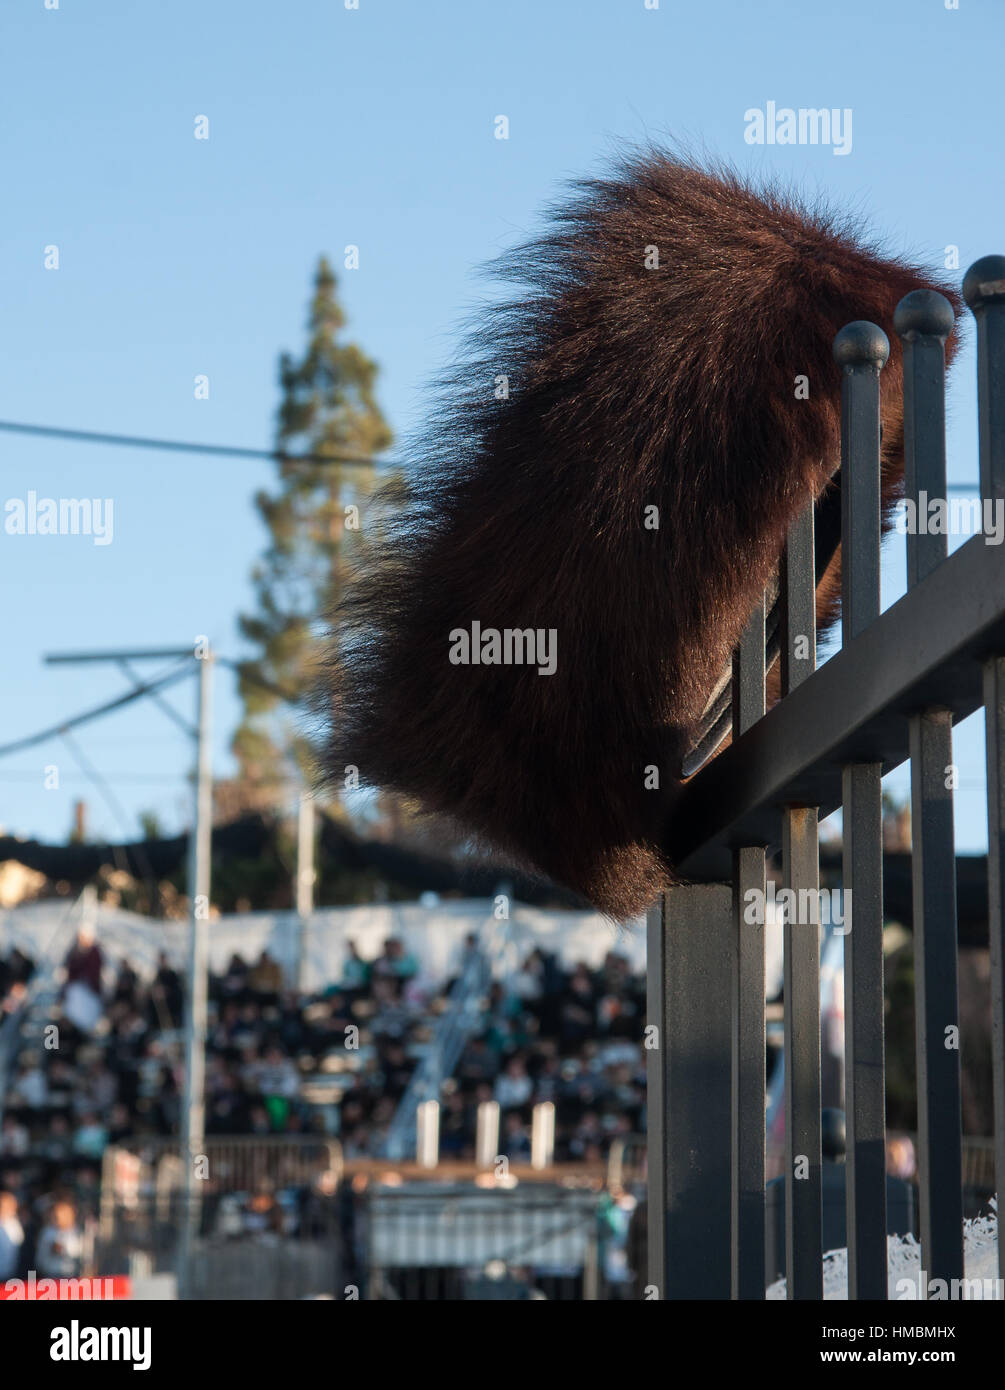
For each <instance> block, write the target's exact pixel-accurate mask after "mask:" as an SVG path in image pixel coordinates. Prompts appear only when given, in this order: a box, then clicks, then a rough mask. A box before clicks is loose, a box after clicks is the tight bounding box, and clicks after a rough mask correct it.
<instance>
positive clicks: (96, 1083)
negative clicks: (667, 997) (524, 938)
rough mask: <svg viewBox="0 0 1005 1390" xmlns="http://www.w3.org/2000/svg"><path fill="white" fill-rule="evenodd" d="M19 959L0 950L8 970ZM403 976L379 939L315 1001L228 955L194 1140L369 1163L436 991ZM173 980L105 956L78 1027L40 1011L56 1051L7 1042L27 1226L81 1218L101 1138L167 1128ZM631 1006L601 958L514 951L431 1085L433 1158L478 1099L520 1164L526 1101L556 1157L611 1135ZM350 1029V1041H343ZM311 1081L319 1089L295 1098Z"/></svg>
mask: <svg viewBox="0 0 1005 1390" xmlns="http://www.w3.org/2000/svg"><path fill="white" fill-rule="evenodd" d="M91 945H94V943H93V941H92V943H91ZM81 950H82V952H83V953H82V954H80V952H81ZM75 951H77V952H78V962H77V964H78V967H79V972H78V974H82V975H86V976H87V978H89V979H90V981H91V984H95V983H96V984H97V987H98V993H97V996H96V997H99V998H100V997H101V989H102V982H101V980H100V977H99V978H98V979H97V980H95V976H94V973H93V969H92V968H91V967H90V966H88V965H86V961H87V960H90V961H92V962H93V960H94V957H93V955H92V954H91V953H90V947H88V946H87V945H86V943H84V944H83V946H81V943H78V947H77V948H75ZM10 961H11V957H10V956H9V955H8V958H7V961H6V963H5V972H6V973H5V975H4V977H3V978H5V979H10V977H11V965H10ZM25 969H26V967H25V966H24V964H23V963H21V962H18V961H16V960H15V962H14V967H13V970H14V973H16V974H18V975H22V974H24V973H25ZM458 973H459V972H458V970H456V969H455V970H454V972H453V975H452V977H451V978H452V979H456V978H457V976H458ZM417 977H418V967H417V962H416V961H415V960H414V958H413V957H411V956H410V955H409V954H408V953H407V952H406V951H405V950H404V948H403V947H402V945H401V943H400V942H398V941H396V940H394V939H392V940H391V941H389V942H388V943H386V944H385V947H384V949H383V951H382V952H381V954H380V956H379V957H378V960H377V961H375V962H374V964H373V968H372V969H371V968H370V965H369V963H368V962H367V961H365V960H363V958H362V956H361V955H360V953H359V951H358V950H353V951H351V952H350V956H349V959H348V961H347V965H346V970H345V972H344V973H343V975H342V976H341V978H340V980H339V982H338V983H335V984H330V985H328V986H326V987H325V988H324V989H322V990H321V991H319V992H318V993H317V994H302V993H299V992H295V991H293V990H290V989H289V988H286V987H284V985H283V982H282V978H281V972H279V970H278V966H277V964H276V962H275V961H274V960H273V959H272V957H271V956H269V954H268V952H263V953H262V954H261V955H260V956H259V958H258V961H257V963H256V965H255V966H254V967H253V968H249V966H248V965H247V963H246V962H245V961H244V960H242V959H241V957H240V956H237V955H235V956H233V957H232V958H231V959H230V961H229V962H228V964H227V967H226V969H225V970H224V972H223V973H222V974H221V975H213V976H212V977H211V980H210V990H209V997H210V1015H209V1021H208V1030H207V1059H206V1127H207V1132H208V1133H210V1134H214V1135H254V1134H258V1135H261V1136H263V1137H264V1136H268V1135H274V1134H310V1133H312V1132H317V1131H318V1130H319V1129H321V1130H324V1131H326V1132H328V1133H333V1134H337V1136H338V1138H339V1140H340V1142H341V1144H342V1146H343V1150H344V1153H345V1155H346V1157H347V1158H352V1157H376V1156H379V1155H380V1154H381V1152H382V1146H383V1143H384V1140H385V1138H386V1135H387V1131H388V1128H389V1126H390V1123H391V1121H392V1119H393V1117H394V1114H395V1110H396V1108H397V1105H398V1103H399V1101H400V1099H401V1096H402V1095H403V1094H404V1092H405V1090H406V1088H407V1086H408V1083H409V1080H410V1078H411V1076H412V1074H413V1072H414V1069H415V1066H416V1065H417V1061H418V1058H419V1056H420V1055H421V1052H422V1050H423V1048H424V1047H426V1046H428V1042H429V1038H430V1036H431V1031H432V1028H433V1025H434V1022H435V1017H436V1015H437V1014H438V1013H439V1012H441V1011H442V1009H443V1007H444V1004H445V999H446V995H447V991H448V988H449V985H450V983H451V978H444V979H442V980H441V981H440V982H439V984H438V986H430V984H429V981H425V982H424V986H423V989H422V990H421V991H420V990H417V989H416V988H415V987H414V985H415V982H416V980H417ZM409 981H411V982H412V987H410V988H409V989H403V988H402V986H403V984H405V983H407V982H409ZM87 987H88V988H90V986H87ZM180 988H181V984H180V979H179V978H178V976H177V972H176V971H175V970H174V969H173V967H172V966H171V963H170V961H168V960H167V958H166V957H165V956H161V957H160V959H159V960H158V962H157V966H156V973H155V975H154V977H153V978H150V977H146V978H143V977H141V976H140V975H139V974H138V973H137V971H136V970H135V969H134V968H133V966H132V965H131V964H129V963H128V962H119V963H118V964H117V965H116V968H115V971H114V980H111V979H110V980H109V981H108V989H107V991H105V994H104V998H103V1002H101V1004H100V1009H101V1017H100V1020H99V1023H98V1026H97V1027H96V1029H95V1031H94V1032H93V1033H87V1034H85V1033H82V1032H81V1031H80V1030H79V1029H78V1028H75V1027H74V1025H73V1023H72V1021H71V1020H69V1019H67V1018H66V1017H65V1016H63V1017H62V1018H60V1017H59V1016H58V1014H57V1016H56V1018H55V1022H56V1023H57V1025H58V1027H59V1048H58V1050H53V1051H46V1050H44V1049H42V1048H41V1047H39V1046H38V1045H37V1041H36V1042H33V1044H32V1046H31V1047H27V1046H24V1047H23V1048H22V1050H21V1055H20V1056H19V1057H18V1058H17V1059H16V1061H15V1063H14V1065H13V1068H12V1072H11V1075H10V1078H9V1092H8V1097H7V1102H8V1104H7V1114H8V1119H7V1121H6V1122H5V1125H4V1127H3V1129H2V1130H0V1156H2V1158H0V1168H3V1169H4V1170H6V1171H5V1172H3V1173H0V1186H3V1185H4V1182H5V1181H6V1184H7V1186H8V1187H10V1189H11V1190H12V1191H14V1193H15V1195H16V1196H18V1197H19V1199H20V1201H21V1211H22V1212H30V1213H32V1219H34V1214H35V1213H36V1212H37V1213H38V1215H39V1217H40V1219H45V1204H44V1203H43V1205H42V1206H38V1202H39V1201H40V1199H42V1198H44V1197H45V1195H46V1194H51V1193H52V1192H53V1191H54V1190H57V1189H65V1190H66V1191H68V1192H70V1193H72V1194H73V1196H74V1200H75V1201H76V1202H77V1203H78V1205H77V1211H78V1212H79V1213H80V1214H81V1219H93V1217H94V1216H95V1215H96V1201H97V1177H98V1164H99V1162H100V1158H101V1155H102V1153H103V1152H104V1150H105V1148H106V1146H107V1145H108V1144H120V1143H123V1142H130V1141H137V1142H141V1141H142V1140H143V1139H144V1138H145V1137H158V1136H160V1137H166V1136H170V1135H172V1134H176V1133H177V1130H178V1121H179V1117H180V1108H181V1093H180V1088H181V1084H182V1081H183V1075H184V1073H183V1056H182V1042H181V1038H180V1035H179V1031H178V1021H179V1018H180V1016H181V1014H182V1011H183V1003H184V1001H183V998H181V997H180V994H179V991H180ZM644 1009H645V989H644V981H643V979H642V977H641V976H637V975H633V974H632V972H631V970H630V969H629V968H628V966H627V962H626V961H625V960H624V958H623V957H621V956H619V955H617V953H614V952H612V953H611V954H610V955H608V957H607V959H606V960H605V962H604V964H603V966H602V967H601V968H600V969H599V970H596V971H594V970H591V969H589V968H588V967H587V966H585V965H583V964H582V963H578V964H572V965H571V968H570V969H569V970H568V971H566V970H563V969H562V966H561V963H560V962H559V961H558V959H557V958H556V957H555V956H554V955H552V954H550V953H548V952H545V951H541V950H532V951H531V952H529V953H528V955H527V957H526V959H525V960H524V961H523V963H522V965H521V966H520V968H519V969H518V970H517V971H516V972H514V974H513V975H512V976H511V977H510V978H508V979H502V980H496V981H495V982H494V983H493V984H492V985H491V987H490V989H489V991H488V993H487V994H486V995H485V997H484V998H483V999H482V1001H481V1014H480V1022H479V1024H478V1026H477V1027H476V1030H475V1032H474V1033H473V1034H472V1035H471V1036H470V1037H469V1038H468V1040H467V1042H466V1043H465V1046H464V1049H463V1052H462V1055H461V1058H460V1061H459V1063H458V1065H457V1067H456V1069H455V1076H454V1078H453V1079H452V1080H451V1081H450V1082H449V1083H448V1085H447V1086H446V1087H445V1088H444V1092H443V1110H442V1113H441V1145H442V1149H443V1152H444V1153H445V1154H450V1155H451V1156H453V1157H457V1158H471V1157H473V1154H474V1143H475V1130H476V1115H477V1107H478V1105H479V1104H480V1103H481V1102H482V1101H485V1100H491V1099H493V1098H495V1099H498V1101H499V1102H500V1105H501V1107H502V1110H503V1116H502V1125H501V1128H502V1133H501V1136H500V1147H501V1151H502V1152H503V1153H508V1154H509V1155H510V1156H511V1158H513V1160H514V1161H521V1162H522V1161H526V1159H527V1158H529V1153H530V1147H529V1144H530V1141H529V1121H530V1112H531V1107H532V1106H533V1105H534V1104H536V1103H537V1102H539V1101H543V1100H547V1101H551V1102H553V1103H554V1105H555V1108H556V1133H555V1143H556V1159H557V1160H558V1161H560V1162H561V1161H563V1160H569V1159H574V1160H577V1161H581V1160H584V1159H588V1160H597V1159H599V1158H600V1157H602V1155H603V1154H604V1153H605V1152H606V1150H607V1148H608V1146H609V1144H610V1142H611V1140H612V1138H614V1137H616V1136H617V1135H618V1134H622V1133H628V1132H632V1131H637V1130H638V1129H640V1128H641V1126H642V1122H643V1116H644V1097H645V1089H644V1088H645V1066H644V1053H643V1051H642V1047H641V1034H642V1024H643V1021H644ZM350 1036H353V1037H354V1043H356V1044H358V1046H357V1045H353V1046H351V1047H347V1045H346V1044H347V1039H348V1038H349V1037H350ZM305 1083H306V1084H305ZM319 1091H320V1092H323V1095H322V1096H321V1098H320V1099H318V1098H316V1096H315V1095H314V1094H312V1093H315V1092H319ZM29 1198H30V1201H29ZM25 1224H26V1226H27V1225H28V1222H26V1223H25ZM50 1224H51V1223H50ZM30 1238H31V1237H30V1234H29V1239H30Z"/></svg>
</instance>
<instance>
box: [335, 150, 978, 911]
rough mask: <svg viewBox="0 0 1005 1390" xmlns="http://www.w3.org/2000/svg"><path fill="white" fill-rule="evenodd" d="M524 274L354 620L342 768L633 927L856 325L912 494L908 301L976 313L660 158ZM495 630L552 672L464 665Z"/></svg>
mask: <svg viewBox="0 0 1005 1390" xmlns="http://www.w3.org/2000/svg"><path fill="white" fill-rule="evenodd" d="M501 273H502V274H503V275H504V276H505V277H506V278H507V279H509V280H511V281H518V282H522V283H523V284H524V285H525V286H528V287H529V288H528V289H527V290H526V292H525V293H523V294H521V295H520V297H518V298H517V299H516V300H515V301H512V302H510V303H507V304H505V305H504V306H502V307H496V308H492V309H490V310H488V312H487V317H486V319H485V322H484V325H483V327H482V328H481V329H480V330H479V331H478V332H477V333H476V334H475V335H474V338H473V341H472V346H471V351H470V353H469V354H468V356H467V358H466V360H465V364H464V365H463V366H462V367H460V368H458V369H457V370H456V371H455V372H453V373H451V375H450V378H449V380H448V381H447V382H446V383H445V390H444V392H443V395H442V407H441V411H440V413H439V416H438V420H437V423H436V425H435V427H434V428H433V430H432V431H431V432H430V434H429V435H428V436H427V438H426V439H425V441H424V442H423V450H422V452H421V454H420V455H418V456H417V458H416V466H415V478H414V483H410V484H409V495H408V497H407V500H406V504H405V505H404V506H403V507H402V508H401V509H400V510H398V511H396V512H395V513H394V514H393V515H392V516H391V519H390V521H389V522H387V523H386V525H385V526H384V528H383V529H382V530H379V528H378V524H377V522H376V520H374V521H372V522H371V527H372V528H374V529H372V530H371V536H370V541H369V545H368V553H369V555H370V557H371V558H370V560H369V561H368V563H367V564H366V565H365V566H364V567H363V570H362V572H361V574H360V575H359V576H358V578H357V580H356V582H355V583H354V585H353V586H352V587H351V589H350V592H349V596H348V598H347V600H346V602H345V604H344V605H343V607H342V610H341V611H340V612H339V613H338V614H336V615H335V624H336V633H335V637H334V639H333V641H334V646H333V657H332V660H331V663H330V672H329V675H328V679H327V691H326V696H325V699H326V702H327V704H328V707H329V709H328V720H329V727H330V740H329V748H328V752H327V758H326V763H327V771H328V774H329V775H330V777H331V778H332V780H333V781H336V780H337V781H338V782H341V781H342V779H343V776H344V770H345V769H346V768H347V767H350V766H353V767H358V769H359V772H360V775H361V777H362V778H363V780H364V781H365V782H368V783H370V784H373V785H376V786H380V787H385V788H389V789H393V790H396V791H398V792H400V793H403V794H406V795H407V796H409V797H413V798H415V799H417V800H418V801H419V802H420V803H421V804H422V805H423V806H425V807H426V808H428V809H429V810H431V811H435V812H440V813H445V814H447V815H449V816H451V817H452V818H454V819H455V820H456V821H457V822H459V823H460V824H461V825H462V826H464V827H466V828H467V830H468V831H469V832H470V833H471V834H472V835H474V836H476V837H477V838H478V839H479V840H481V841H483V842H485V843H488V844H490V845H492V846H493V847H495V848H496V849H498V850H501V851H503V852H504V853H505V854H507V855H509V856H511V857H513V858H514V859H515V860H517V861H518V862H520V863H521V864H525V865H529V866H532V867H533V868H535V869H537V870H538V871H540V872H543V873H545V874H547V875H549V876H551V877H552V878H553V879H555V880H557V881H558V882H560V883H562V884H565V885H567V886H568V887H571V888H572V889H574V890H575V891H577V892H578V893H580V894H582V895H583V897H585V898H586V899H588V900H589V901H590V902H592V903H594V904H595V905H596V906H597V907H598V908H600V909H602V910H603V911H604V912H606V913H608V914H610V915H611V916H613V917H615V918H625V917H628V916H632V915H634V914H636V913H638V912H640V911H641V910H643V909H644V908H645V907H646V906H647V904H648V903H649V902H650V901H651V899H652V898H653V897H654V895H655V894H656V893H657V891H658V890H659V889H660V888H662V887H665V886H666V885H667V884H668V883H669V882H672V881H673V865H672V864H670V863H668V862H667V860H666V857H665V855H664V853H663V851H662V849H661V846H662V845H663V843H664V841H665V835H666V831H667V827H668V825H669V824H670V818H672V816H673V814H674V805H675V801H676V799H677V795H678V792H679V788H680V786H681V785H682V773H681V769H682V759H684V757H685V756H686V754H687V753H688V751H689V750H690V749H691V748H693V746H694V744H695V741H696V739H697V738H698V736H699V734H700V732H701V721H702V717H703V714H704V712H705V710H706V706H707V704H708V701H709V697H710V694H711V693H712V692H713V690H714V688H715V686H716V683H717V680H718V679H719V678H720V677H721V674H722V672H723V670H724V668H725V667H726V665H727V664H728V662H729V659H730V653H731V651H732V648H733V646H734V645H735V643H736V641H737V639H738V638H739V636H740V633H741V631H742V630H743V627H744V624H745V622H746V620H747V618H748V616H749V614H750V612H751V610H752V608H753V605H754V603H755V602H756V601H757V598H758V596H759V595H760V593H761V592H762V590H763V589H764V587H765V585H766V584H768V583H769V582H770V581H771V579H772V576H773V575H774V573H775V571H776V569H777V566H778V563H779V558H780V556H781V553H782V549H783V545H784V541H785V536H786V531H787V529H788V527H789V525H790V523H791V522H792V520H793V519H794V517H795V516H796V515H797V513H798V512H799V510H800V509H801V508H802V507H804V506H806V504H807V503H808V501H809V500H810V499H811V498H819V497H820V496H821V495H822V494H823V493H824V492H825V491H826V490H827V488H828V483H829V480H830V479H831V476H832V474H834V472H835V470H836V469H837V467H838V463H839V422H840V391H841V375H840V371H839V368H838V367H837V366H836V365H835V363H834V360H833V357H832V343H833V339H834V336H835V334H836V333H837V332H838V330H839V329H840V328H842V327H843V326H844V325H845V324H847V323H849V322H850V321H852V320H855V319H867V320H871V321H872V322H874V323H877V324H879V325H880V326H881V327H882V328H883V329H884V330H885V331H886V334H887V336H888V337H889V339H890V345H891V353H890V360H889V363H888V364H887V366H886V368H885V369H884V371H883V374H882V421H883V446H882V447H883V491H884V498H885V501H886V502H887V504H889V503H890V502H891V501H892V499H893V498H894V497H895V496H896V494H897V489H898V486H899V480H900V478H901V474H902V469H903V430H902V406H901V360H900V345H899V342H898V340H897V337H896V335H895V333H894V331H893V322H892V320H893V311H894V308H895V306H896V305H897V303H898V301H899V300H900V299H901V298H902V297H903V296H904V295H905V294H907V293H908V292H909V291H911V290H915V289H921V288H934V289H938V290H940V291H941V292H942V293H943V294H945V295H946V296H947V297H948V298H949V299H950V300H951V301H952V303H953V305H954V307H956V308H957V309H958V308H959V303H960V301H959V298H958V296H957V295H956V293H955V292H954V291H953V290H952V289H950V288H948V287H947V286H946V285H944V284H942V283H940V282H939V281H938V280H936V279H935V278H934V277H933V276H931V275H930V274H928V273H927V272H926V271H924V270H922V269H920V268H918V267H917V266H913V265H909V264H907V263H906V262H903V261H900V260H896V259H888V258H885V257H883V256H882V255H881V254H880V253H879V252H878V251H877V250H876V249H875V248H872V247H870V246H869V245H867V244H865V243H863V241H862V240H861V235H860V230H859V229H858V228H857V227H856V226H854V225H853V224H852V223H851V222H848V221H844V222H842V221H839V220H837V219H835V218H834V216H833V215H831V214H829V213H828V212H827V211H826V210H821V209H820V208H818V207H808V206H804V205H801V204H800V202H798V201H797V200H795V199H794V198H793V197H792V196H790V195H788V194H785V193H782V192H780V191H778V190H777V189H774V188H769V189H767V190H760V191H758V190H756V189H754V188H753V187H751V186H750V185H749V184H748V183H746V182H745V181H744V180H743V179H742V178H741V177H740V176H739V175H738V174H737V173H735V172H734V171H732V170H730V169H725V168H703V167H700V166H699V165H698V164H697V163H696V162H694V161H692V160H690V159H688V158H678V157H671V156H667V155H665V154H661V153H657V152H652V151H650V152H646V153H644V154H642V155H636V156H633V157H631V158H629V159H628V160H626V161H625V162H624V163H623V164H622V165H620V166H619V168H618V169H617V170H616V171H615V173H614V174H613V175H612V176H611V177H609V178H605V179H600V180H591V181H586V182H583V183H581V184H579V185H577V193H576V194H575V196H574V197H573V199H572V200H571V201H570V202H569V203H568V204H567V205H564V206H562V207H560V208H559V209H558V210H557V211H555V212H554V213H553V219H552V224H551V230H550V233H549V234H548V235H546V236H545V237H543V238H542V239H541V240H538V241H536V242H534V243H533V244H531V245H530V246H526V247H523V248H522V249H520V250H518V251H516V252H515V253H512V254H511V255H510V256H508V257H507V258H506V260H505V262H504V263H503V266H502V272H501ZM953 346H954V344H953V340H952V339H950V343H949V351H950V353H951V352H952V349H953ZM799 376H805V377H807V378H808V383H809V397H808V399H797V396H796V378H797V377H799ZM503 378H505V379H506V380H505V381H504V380H503ZM653 509H655V510H653ZM382 510H383V511H384V512H385V513H386V511H387V510H388V503H387V501H386V499H385V500H384V502H382V503H377V504H376V505H375V508H374V515H375V517H376V516H379V515H380V513H381V511H382ZM657 521H658V525H654V523H655V522H657ZM364 530H366V525H365V526H364ZM375 530H376V531H377V533H376V534H375V533H374V531H375ZM839 563H840V557H839V555H838V556H836V557H835V561H834V563H833V564H831V566H830V568H829V570H828V572H827V574H826V576H825V578H824V582H823V583H822V584H821V587H820V590H819V600H818V612H819V617H820V621H821V625H826V623H827V622H830V621H832V620H833V618H834V617H835V615H836V595H837V593H838V589H839V583H840V578H839ZM472 624H479V625H480V628H481V631H482V640H483V641H484V640H485V630H486V629H494V630H497V631H498V632H500V633H503V632H504V630H507V629H509V630H521V631H522V630H525V629H535V630H536V629H541V630H543V631H544V632H545V633H547V632H548V631H551V632H553V633H554V637H553V639H552V641H553V642H554V643H555V654H556V665H555V670H554V672H553V673H552V674H540V673H539V664H540V663H538V664H533V663H524V664H490V663H488V662H484V661H483V662H480V663H479V664H473V663H472V664H453V662H452V661H451V659H450V658H451V653H452V652H453V653H454V655H455V657H456V656H459V655H463V651H462V648H463V639H461V638H459V637H458V635H457V634H458V631H459V630H460V631H463V632H465V633H468V634H470V633H471V631H472ZM473 650H474V651H475V652H477V651H478V650H479V643H478V640H475V641H474V645H473ZM485 654H486V655H488V656H491V655H492V652H491V651H487V652H486V653H485ZM654 766H655V767H657V768H658V769H659V781H660V789H659V790H649V789H647V781H649V782H652V780H653V778H652V775H651V773H649V774H648V775H647V769H651V768H652V767H654Z"/></svg>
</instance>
